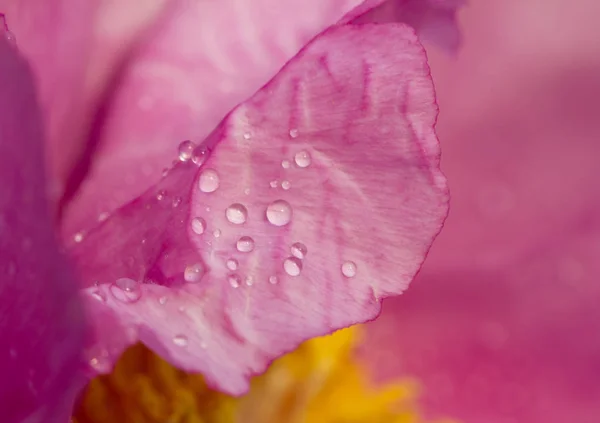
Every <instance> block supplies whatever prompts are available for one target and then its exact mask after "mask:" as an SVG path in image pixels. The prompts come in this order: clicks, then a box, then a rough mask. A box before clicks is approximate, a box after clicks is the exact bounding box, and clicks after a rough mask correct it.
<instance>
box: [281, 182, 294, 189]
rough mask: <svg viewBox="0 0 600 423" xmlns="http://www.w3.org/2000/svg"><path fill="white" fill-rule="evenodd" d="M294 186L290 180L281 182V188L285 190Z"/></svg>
mask: <svg viewBox="0 0 600 423" xmlns="http://www.w3.org/2000/svg"><path fill="white" fill-rule="evenodd" d="M291 187H292V184H291V183H290V181H283V182H281V188H283V189H284V190H286V191H287V190H288V189H290V188H291Z"/></svg>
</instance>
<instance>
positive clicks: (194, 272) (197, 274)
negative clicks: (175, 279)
mask: <svg viewBox="0 0 600 423" xmlns="http://www.w3.org/2000/svg"><path fill="white" fill-rule="evenodd" d="M202 276H204V265H203V264H202V263H195V264H192V265H190V266H187V267H186V268H185V270H184V271H183V279H185V281H186V282H189V283H198V282H200V279H202Z"/></svg>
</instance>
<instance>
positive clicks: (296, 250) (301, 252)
mask: <svg viewBox="0 0 600 423" xmlns="http://www.w3.org/2000/svg"><path fill="white" fill-rule="evenodd" d="M290 250H291V252H292V255H293V256H294V257H298V258H299V259H300V260H302V259H304V257H306V253H308V249H307V248H306V245H304V244H303V243H301V242H295V243H293V244H292V247H291V248H290Z"/></svg>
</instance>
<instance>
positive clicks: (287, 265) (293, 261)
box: [283, 257, 302, 276]
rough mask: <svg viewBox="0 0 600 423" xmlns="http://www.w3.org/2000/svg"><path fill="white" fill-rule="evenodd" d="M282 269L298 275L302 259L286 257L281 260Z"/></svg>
mask: <svg viewBox="0 0 600 423" xmlns="http://www.w3.org/2000/svg"><path fill="white" fill-rule="evenodd" d="M283 270H285V273H287V274H288V275H290V276H298V275H299V274H300V272H301V271H302V261H301V260H300V259H299V258H298V257H288V258H286V259H285V260H284V261H283Z"/></svg>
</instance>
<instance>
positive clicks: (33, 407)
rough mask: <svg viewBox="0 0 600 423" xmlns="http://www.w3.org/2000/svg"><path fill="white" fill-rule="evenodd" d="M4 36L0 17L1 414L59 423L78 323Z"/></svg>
mask: <svg viewBox="0 0 600 423" xmlns="http://www.w3.org/2000/svg"><path fill="white" fill-rule="evenodd" d="M4 35H5V34H4V27H3V21H2V19H1V16H0V75H1V77H0V178H1V180H2V183H1V184H0V234H1V236H0V339H1V345H2V346H1V347H0V374H1V375H2V376H1V378H0V409H1V410H2V421H3V422H6V423H21V422H23V421H25V420H24V419H25V418H26V417H27V416H30V420H26V421H28V422H29V421H31V422H55V421H63V422H64V421H67V420H68V418H69V415H70V411H71V407H72V405H73V399H74V396H75V394H76V393H77V389H78V388H80V387H81V386H82V380H81V378H80V376H78V373H77V367H78V366H80V364H81V361H80V355H79V354H80V352H81V347H82V337H81V335H82V331H81V329H82V325H83V320H82V317H81V310H80V307H79V303H78V302H77V301H76V298H77V297H76V293H77V291H76V284H75V282H74V280H73V278H72V276H71V274H70V272H69V270H68V267H67V264H66V261H65V260H64V258H63V257H61V255H60V254H59V251H58V245H57V243H56V240H55V238H54V228H53V225H52V219H51V218H50V213H49V207H48V204H47V201H46V193H45V189H44V183H43V181H44V166H43V156H42V151H43V144H42V142H43V135H42V128H41V118H40V115H39V114H40V112H39V107H38V104H37V101H36V98H35V92H34V87H33V79H32V75H31V72H30V70H29V69H28V67H27V65H26V64H25V63H24V61H23V60H22V59H20V58H19V57H18V56H17V53H16V51H15V50H14V48H12V47H11V46H9V44H8V43H7V42H6V39H5V37H4Z"/></svg>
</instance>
